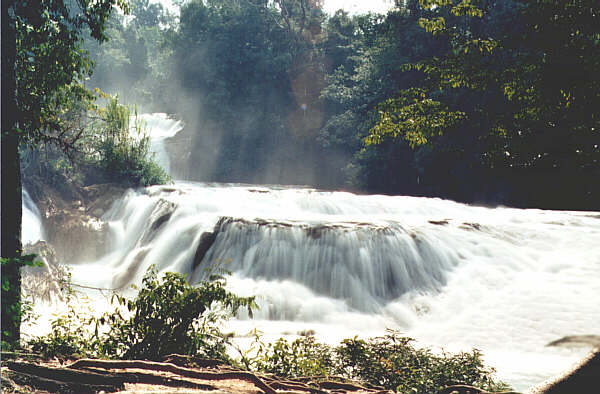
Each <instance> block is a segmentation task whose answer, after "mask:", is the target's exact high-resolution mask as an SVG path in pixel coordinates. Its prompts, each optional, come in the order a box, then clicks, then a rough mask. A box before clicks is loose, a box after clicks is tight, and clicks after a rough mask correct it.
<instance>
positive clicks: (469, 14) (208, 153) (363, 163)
mask: <svg viewBox="0 0 600 394" xmlns="http://www.w3.org/2000/svg"><path fill="white" fill-rule="evenodd" d="M433 3H436V2H428V1H416V0H409V1H397V2H396V6H395V7H394V8H392V9H391V10H390V11H389V12H388V13H387V15H375V14H368V15H349V14H348V13H346V12H344V11H342V10H340V11H338V12H336V13H335V14H334V15H328V14H325V13H324V12H323V11H322V9H321V5H320V4H319V3H318V2H315V1H311V0H276V1H264V0H223V1H204V2H203V1H194V0H192V1H187V2H183V3H182V5H181V8H180V15H174V14H172V13H170V12H168V11H167V10H165V9H164V8H163V7H162V5H161V4H160V3H150V2H149V1H148V0H135V1H133V2H132V4H131V9H130V14H129V15H123V14H122V13H113V14H111V18H110V20H109V21H108V28H107V32H106V33H107V36H108V37H109V38H110V39H109V41H108V42H106V43H98V42H96V41H92V40H90V41H88V42H86V43H85V48H86V49H87V50H88V51H89V52H90V54H91V57H92V59H93V60H94V62H95V71H94V73H93V75H92V76H91V79H90V80H88V81H86V86H87V87H88V88H96V87H98V88H100V89H101V90H102V91H105V92H108V93H111V94H117V95H119V96H120V98H121V99H122V100H124V101H125V102H127V103H129V104H137V105H139V106H140V108H141V109H142V110H143V111H145V112H148V111H160V112H168V113H170V114H172V115H173V116H175V117H178V118H181V119H183V120H184V121H185V124H186V130H185V132H184V133H183V136H182V138H180V139H179V141H178V143H179V144H180V145H182V146H184V147H185V148H186V149H187V152H186V154H187V155H189V156H187V157H189V160H187V161H186V163H185V164H184V165H183V167H182V166H181V165H180V166H179V171H178V172H179V174H176V176H178V177H185V178H187V179H191V180H198V181H220V182H249V183H284V184H309V185H314V186H318V187H322V188H335V189H338V188H343V189H350V190H355V191H364V192H369V193H385V194H409V195H420V196H439V197H444V198H451V199H455V200H460V201H466V202H475V203H492V204H497V203H500V204H507V205H513V206H526V207H539V208H563V209H598V202H597V201H598V198H597V197H598V195H599V193H600V189H599V186H598V182H597V179H598V176H599V175H600V172H599V171H600V163H599V162H598V159H599V156H600V149H599V147H598V143H599V142H600V138H599V137H598V132H597V128H598V126H599V124H598V123H599V119H598V110H597V108H598V105H599V104H600V80H599V77H598V73H597V72H596V70H598V67H599V66H600V64H599V63H600V44H599V42H600V32H599V31H598V25H599V23H598V22H599V18H600V16H599V14H598V12H599V10H598V4H597V3H596V2H594V1H591V0H589V1H574V2H567V3H565V2H562V1H526V0H500V1H462V2H455V3H456V4H454V3H453V2H449V3H448V2H443V4H440V5H439V6H434V5H433ZM446 3H448V4H446Z"/></svg>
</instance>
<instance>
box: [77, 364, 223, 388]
mask: <svg viewBox="0 0 600 394" xmlns="http://www.w3.org/2000/svg"><path fill="white" fill-rule="evenodd" d="M84 369H85V370H86V371H90V372H96V373H100V374H108V375H114V376H118V377H120V378H122V379H123V380H124V382H125V383H143V384H153V385H159V386H166V387H183V388H188V389H196V390H206V391H209V390H217V388H216V387H215V386H211V385H209V384H202V383H196V382H191V381H189V380H185V379H177V378H169V377H166V376H160V375H154V374H151V373H144V372H107V371H105V370H101V369H96V368H84Z"/></svg>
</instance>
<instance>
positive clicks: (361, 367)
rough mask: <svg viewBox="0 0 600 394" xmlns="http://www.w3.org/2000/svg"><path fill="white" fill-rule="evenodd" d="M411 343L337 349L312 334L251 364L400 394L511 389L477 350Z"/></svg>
mask: <svg viewBox="0 0 600 394" xmlns="http://www.w3.org/2000/svg"><path fill="white" fill-rule="evenodd" d="M411 342H412V339H410V338H406V337H403V336H401V335H399V334H398V333H396V332H394V331H392V332H390V333H389V334H388V335H386V336H384V337H376V338H370V339H367V340H362V339H357V338H356V337H355V338H352V339H345V340H343V341H342V342H341V344H340V345H339V346H336V347H332V346H329V345H325V344H321V343H318V342H316V341H315V338H314V337H313V336H304V337H301V338H299V339H297V340H295V341H294V342H292V343H291V344H290V343H289V342H287V341H285V340H284V339H279V340H278V341H277V342H275V343H274V344H269V345H268V346H264V345H262V344H260V346H259V348H258V349H257V354H256V357H255V358H253V359H252V360H251V361H252V362H251V363H250V364H249V365H250V366H251V367H252V368H254V369H257V370H259V371H264V372H270V373H275V374H277V375H279V376H286V377H298V376H315V375H321V376H328V375H335V376H341V377H344V378H347V379H353V380H358V381H362V382H365V383H369V384H372V385H376V386H383V387H385V388H386V389H389V390H394V391H397V392H400V393H419V394H429V393H435V392H438V391H439V390H441V389H443V388H444V387H447V386H450V385H455V384H466V385H471V386H476V387H480V388H482V389H484V390H489V391H502V390H506V389H508V388H509V387H508V386H507V385H506V384H504V383H502V382H498V381H496V380H494V379H493V373H494V370H493V369H491V368H487V367H485V366H484V364H483V361H482V359H481V353H480V352H479V351H477V350H473V351H472V352H470V353H463V352H461V353H457V354H449V353H445V352H443V353H442V354H434V353H433V352H431V350H429V349H426V348H421V349H419V348H415V347H414V346H412V344H411Z"/></svg>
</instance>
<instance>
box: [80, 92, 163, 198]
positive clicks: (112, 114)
mask: <svg viewBox="0 0 600 394" xmlns="http://www.w3.org/2000/svg"><path fill="white" fill-rule="evenodd" d="M99 114H100V122H97V123H96V124H95V125H94V126H93V127H92V128H93V131H92V134H91V135H92V136H93V137H92V144H91V148H92V150H91V152H89V153H88V157H89V158H91V161H92V162H93V163H94V164H95V165H96V166H98V167H99V168H100V169H101V170H102V171H103V172H104V175H105V176H106V177H108V179H110V180H112V181H115V180H116V181H118V182H123V183H128V184H130V185H132V186H149V185H155V184H164V183H168V182H170V180H171V179H170V177H169V175H168V174H167V173H166V172H165V171H164V169H162V168H161V167H160V166H159V165H158V164H156V162H154V159H153V154H152V152H151V151H150V137H149V136H148V135H147V134H146V133H145V131H144V124H143V122H142V121H140V120H139V119H138V117H137V110H136V111H135V115H134V120H133V124H131V121H130V120H131V118H132V114H131V110H130V109H129V107H127V106H125V105H122V104H119V101H118V98H116V97H108V102H107V104H106V107H105V108H101V109H100V110H99Z"/></svg>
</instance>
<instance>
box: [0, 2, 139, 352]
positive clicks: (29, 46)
mask: <svg viewBox="0 0 600 394" xmlns="http://www.w3.org/2000/svg"><path fill="white" fill-rule="evenodd" d="M116 5H118V6H120V7H121V8H123V9H124V10H126V9H127V7H126V5H125V3H124V1H123V0H100V1H95V2H93V3H90V2H89V1H87V0H76V1H69V0H59V1H39V2H26V1H20V0H7V1H3V2H2V137H1V138H2V140H1V142H2V158H1V161H2V247H1V254H2V257H3V258H5V259H10V260H11V264H6V265H3V266H2V276H3V277H4V276H5V277H9V278H11V284H14V288H15V289H16V291H15V292H13V293H14V296H13V297H11V298H10V299H3V300H2V334H3V337H4V338H5V339H6V340H7V342H8V343H9V344H11V345H13V346H14V345H18V341H19V337H20V328H19V326H20V319H18V318H17V319H14V318H13V316H10V315H8V312H7V310H8V309H6V308H5V306H11V305H12V306H14V305H18V304H19V303H20V273H19V262H20V256H21V247H22V245H21V179H20V165H19V153H18V148H19V144H20V143H21V142H27V143H36V142H39V141H50V142H53V143H56V144H58V145H59V146H61V147H62V148H63V149H69V148H70V145H71V143H72V141H71V140H70V139H69V138H66V133H65V126H64V124H63V114H65V113H66V112H67V111H68V110H69V108H70V106H71V104H73V103H74V102H80V101H82V100H83V101H86V100H91V97H92V96H91V94H90V93H89V92H88V91H87V90H86V89H85V88H84V87H83V85H82V84H81V83H80V81H81V80H82V79H83V77H85V76H86V75H89V74H90V73H91V64H90V62H89V59H88V57H87V54H86V53H85V52H84V51H83V50H82V49H81V41H82V37H83V34H84V31H86V29H89V30H88V31H89V33H90V35H91V36H92V37H93V38H95V39H96V40H99V41H103V40H105V39H106V37H105V36H104V34H103V32H104V26H105V22H106V20H107V18H108V16H109V15H110V13H111V12H112V10H113V7H114V6H116Z"/></svg>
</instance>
